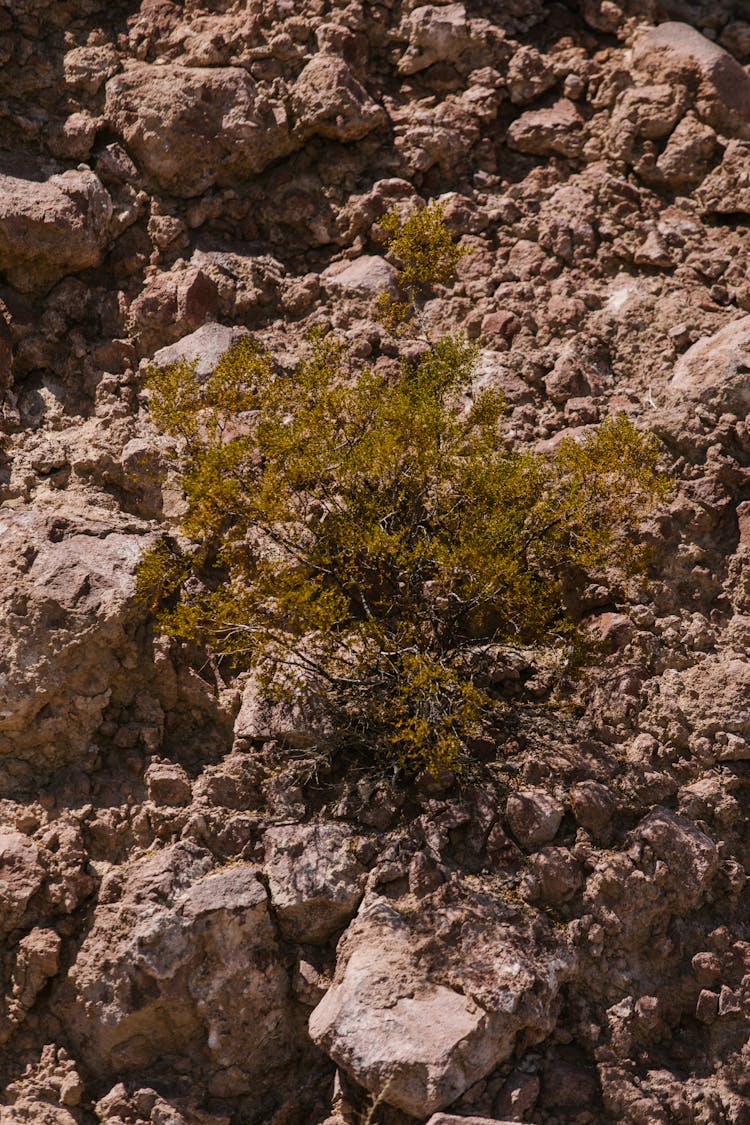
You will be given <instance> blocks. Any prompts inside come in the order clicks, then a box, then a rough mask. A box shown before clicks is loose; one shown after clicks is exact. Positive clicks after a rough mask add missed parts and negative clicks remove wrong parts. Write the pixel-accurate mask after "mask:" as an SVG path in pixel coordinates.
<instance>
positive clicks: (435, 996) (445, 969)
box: [310, 890, 570, 1118]
mask: <svg viewBox="0 0 750 1125" xmlns="http://www.w3.org/2000/svg"><path fill="white" fill-rule="evenodd" d="M514 923H515V925H514ZM529 936H530V935H529V934H528V932H527V933H526V934H524V925H523V920H522V919H521V918H519V917H515V918H514V917H513V914H512V913H510V912H508V911H507V910H503V909H502V908H501V909H498V906H497V904H496V903H495V902H493V901H492V900H491V899H489V900H483V898H482V897H480V896H478V897H477V898H475V899H474V900H472V901H471V902H467V901H466V899H465V898H463V897H462V896H461V897H458V896H456V895H454V894H451V892H450V890H448V891H447V892H446V893H444V892H442V891H437V892H436V893H435V896H434V899H433V900H423V901H422V903H421V905H420V909H419V911H418V912H416V913H415V914H413V915H412V916H411V917H410V918H409V917H408V916H407V917H405V916H404V915H402V914H400V913H399V912H398V911H397V910H396V909H394V908H393V907H392V906H391V905H390V904H388V903H387V902H385V901H383V900H382V899H375V900H374V901H371V902H369V903H367V904H366V905H365V907H364V909H363V910H361V911H360V913H359V916H358V918H357V920H356V921H355V922H354V923H353V924H352V926H351V927H350V928H349V930H348V931H347V933H346V937H345V938H344V940H343V941H342V943H341V945H340V946H339V950H338V955H337V968H336V976H335V977H334V981H333V984H332V986H331V988H330V989H329V991H328V992H327V993H326V995H325V997H324V998H323V1000H321V1002H320V1004H319V1005H318V1007H317V1008H316V1009H315V1011H314V1012H313V1014H312V1016H311V1017H310V1034H311V1035H312V1037H313V1039H314V1040H315V1041H316V1042H317V1043H319V1044H320V1045H322V1046H323V1047H324V1048H325V1050H326V1051H327V1052H328V1054H330V1055H331V1057H332V1058H333V1059H334V1061H335V1062H337V1063H338V1064H339V1065H340V1066H342V1067H343V1068H344V1070H345V1071H347V1073H349V1074H350V1075H351V1076H353V1077H354V1078H355V1079H356V1080H357V1082H358V1083H359V1084H360V1085H362V1086H364V1088H365V1089H367V1090H370V1091H371V1092H372V1093H373V1094H375V1095H376V1097H380V1096H382V1097H383V1098H384V1099H385V1100H386V1101H387V1102H388V1104H390V1105H394V1106H396V1107H397V1108H399V1109H402V1110H404V1112H406V1113H409V1114H411V1115H412V1116H414V1117H417V1118H423V1117H426V1116H428V1115H429V1114H430V1113H432V1112H433V1111H434V1110H436V1109H441V1108H443V1107H444V1106H447V1105H451V1104H452V1103H453V1102H455V1100H456V1099H457V1098H458V1097H460V1096H461V1095H462V1094H463V1093H465V1092H466V1090H468V1089H469V1087H471V1086H473V1085H474V1084H475V1083H476V1082H477V1081H479V1080H480V1079H481V1078H484V1076H485V1075H486V1074H488V1073H489V1072H490V1071H491V1070H492V1069H494V1067H496V1066H497V1065H498V1064H499V1063H501V1062H504V1061H505V1059H506V1058H508V1057H509V1055H510V1054H511V1053H512V1051H513V1047H514V1044H515V1042H516V1039H517V1038H520V1039H522V1040H523V1041H524V1042H526V1043H533V1042H535V1041H536V1040H538V1039H540V1038H544V1036H545V1035H546V1034H548V1031H549V1029H550V1028H551V1026H552V1025H553V1023H554V1018H555V1015H556V1014H557V998H558V992H559V989H560V984H561V982H562V981H563V980H564V978H565V975H566V971H567V970H569V967H570V961H569V958H568V957H567V956H566V952H565V950H564V949H560V948H559V947H557V943H556V942H555V941H554V940H552V939H551V938H550V937H548V936H547V935H546V934H543V933H541V932H536V933H535V934H534V940H532V942H531V943H529V942H528V937H529ZM545 937H546V938H547V941H545ZM524 938H526V940H524ZM545 946H546V947H547V948H545Z"/></svg>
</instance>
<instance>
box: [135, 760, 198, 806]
mask: <svg viewBox="0 0 750 1125" xmlns="http://www.w3.org/2000/svg"><path fill="white" fill-rule="evenodd" d="M144 780H145V782H146V788H147V791H148V799H149V801H153V802H154V804H155V805H188V804H190V797H191V788H190V778H189V777H188V775H187V774H186V772H185V770H184V769H183V768H182V766H178V765H177V763H176V762H152V763H151V765H150V766H149V767H148V769H147V770H146V773H145V777H144Z"/></svg>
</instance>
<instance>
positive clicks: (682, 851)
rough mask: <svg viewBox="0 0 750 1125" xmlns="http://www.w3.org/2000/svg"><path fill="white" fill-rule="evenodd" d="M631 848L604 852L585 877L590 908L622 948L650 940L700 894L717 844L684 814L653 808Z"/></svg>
mask: <svg viewBox="0 0 750 1125" xmlns="http://www.w3.org/2000/svg"><path fill="white" fill-rule="evenodd" d="M632 841H633V842H632V846H631V848H630V849H629V851H628V852H627V853H626V852H618V853H611V854H609V855H606V854H605V855H603V856H602V857H601V859H600V860H599V862H598V863H597V865H596V867H595V869H594V871H593V873H592V875H591V877H590V878H589V880H588V883H587V886H586V892H585V900H586V904H587V907H588V909H590V910H591V913H592V914H593V915H594V917H595V918H597V919H598V920H599V921H600V922H601V923H602V925H603V926H604V928H605V930H606V931H607V932H608V933H609V934H611V935H614V934H616V935H617V941H618V943H620V944H622V945H623V946H624V947H625V948H629V947H634V946H638V945H642V944H645V943H647V942H648V940H649V936H650V934H651V933H652V931H659V929H660V927H663V926H665V925H666V923H667V921H668V920H669V917H670V916H671V915H678V916H682V915H685V914H689V913H690V912H691V911H692V910H695V909H696V908H697V907H698V906H699V905H700V904H701V903H702V902H703V900H704V898H705V895H706V892H707V891H708V889H709V887H710V885H711V883H712V881H713V879H714V878H715V876H716V873H717V870H718V865H719V860H718V852H717V849H716V844H715V843H714V841H713V840H712V839H711V838H710V837H708V836H706V835H705V833H703V832H701V831H700V830H699V829H698V828H696V827H695V825H694V824H692V823H691V822H690V821H689V820H687V819H686V818H685V817H682V816H678V815H676V814H675V813H672V812H670V811H669V810H667V809H663V808H657V809H655V810H654V811H653V812H652V813H649V814H648V816H646V817H644V819H643V820H642V821H641V823H640V824H639V825H638V826H637V828H636V829H635V830H634V832H633V835H632Z"/></svg>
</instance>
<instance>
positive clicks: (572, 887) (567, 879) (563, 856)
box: [531, 848, 583, 906]
mask: <svg viewBox="0 0 750 1125" xmlns="http://www.w3.org/2000/svg"><path fill="white" fill-rule="evenodd" d="M531 869H532V871H533V872H534V875H535V876H536V879H537V883H538V886H539V897H540V899H541V900H542V902H548V903H551V904H552V905H553V906H560V905H562V903H564V902H568V901H569V900H570V899H571V898H573V897H574V896H575V894H576V893H577V892H578V891H579V890H580V888H581V885H582V883H583V875H582V873H581V869H580V867H579V865H578V863H577V862H576V860H575V859H574V858H573V856H572V855H571V853H570V851H569V850H568V849H567V848H542V850H541V851H539V852H537V853H536V854H535V855H534V856H533V857H532V861H531Z"/></svg>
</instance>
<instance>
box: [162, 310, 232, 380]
mask: <svg viewBox="0 0 750 1125" xmlns="http://www.w3.org/2000/svg"><path fill="white" fill-rule="evenodd" d="M247 335H248V332H247V329H246V328H242V327H230V326H229V325H226V324H217V323H215V322H209V323H208V324H203V325H201V327H200V328H197V329H196V330H195V332H191V333H190V334H189V335H187V336H183V337H182V339H181V340H177V342H176V343H174V344H168V345H167V346H166V347H165V348H160V349H159V351H158V352H156V354H155V355H154V357H153V359H152V361H151V362H152V363H153V365H154V366H155V367H167V366H168V365H169V364H170V363H176V362H177V361H178V360H181V359H186V360H187V361H188V363H194V364H195V374H196V376H197V377H198V378H199V379H206V378H208V376H209V375H210V374H211V372H212V371H213V370H214V368H215V367H216V364H217V363H218V362H219V360H220V359H221V357H222V356H223V355H224V354H225V352H228V351H229V349H230V348H231V346H232V344H236V343H238V341H240V340H242V339H244V338H245V337H246V336H247Z"/></svg>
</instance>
